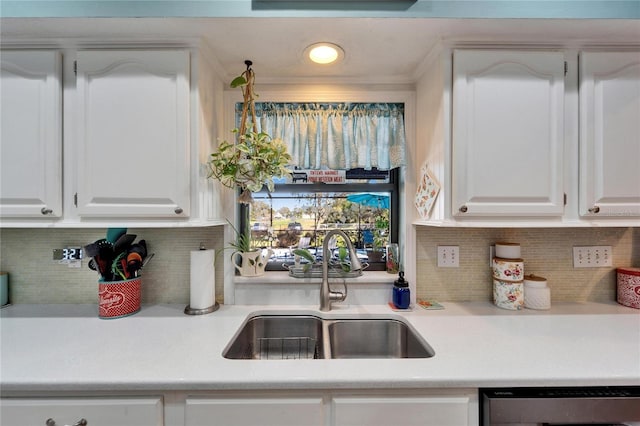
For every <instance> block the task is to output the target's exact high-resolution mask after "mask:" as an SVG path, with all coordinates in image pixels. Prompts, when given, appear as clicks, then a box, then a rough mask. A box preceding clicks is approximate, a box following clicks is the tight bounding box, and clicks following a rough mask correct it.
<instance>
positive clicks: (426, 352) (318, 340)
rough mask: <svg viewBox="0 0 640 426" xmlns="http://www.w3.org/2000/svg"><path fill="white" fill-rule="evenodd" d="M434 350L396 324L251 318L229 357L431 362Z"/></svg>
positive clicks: (310, 317)
mask: <svg viewBox="0 0 640 426" xmlns="http://www.w3.org/2000/svg"><path fill="white" fill-rule="evenodd" d="M434 355H435V352H434V350H433V349H432V348H431V346H429V344H428V343H427V342H426V341H425V340H424V339H423V338H422V336H420V334H419V333H418V332H416V331H415V330H414V329H413V327H411V326H410V325H409V324H407V323H405V322H404V321H401V320H399V319H395V318H373V319H369V318H367V319H361V318H344V319H325V318H320V317H317V316H315V315H255V316H250V317H249V318H248V319H247V320H246V321H245V322H244V323H243V325H242V326H241V327H240V329H239V330H238V332H237V333H236V335H235V336H234V337H233V339H232V340H231V342H230V343H229V345H228V346H227V348H226V349H225V351H224V352H223V356H224V357H225V358H229V359H344V358H430V357H432V356H434Z"/></svg>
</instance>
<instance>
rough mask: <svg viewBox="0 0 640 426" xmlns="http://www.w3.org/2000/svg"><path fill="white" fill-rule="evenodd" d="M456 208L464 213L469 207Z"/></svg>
mask: <svg viewBox="0 0 640 426" xmlns="http://www.w3.org/2000/svg"><path fill="white" fill-rule="evenodd" d="M458 210H460V213H466V212H467V211H468V210H469V208H468V207H467V206H462V207H460V208H459V209H458Z"/></svg>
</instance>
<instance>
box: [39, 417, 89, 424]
mask: <svg viewBox="0 0 640 426" xmlns="http://www.w3.org/2000/svg"><path fill="white" fill-rule="evenodd" d="M88 424H89V423H88V422H87V421H86V420H85V419H80V420H78V421H77V422H75V423H74V424H73V426H87V425H88ZM45 425H46V426H56V421H55V420H53V419H51V418H49V419H47V422H46V423H45Z"/></svg>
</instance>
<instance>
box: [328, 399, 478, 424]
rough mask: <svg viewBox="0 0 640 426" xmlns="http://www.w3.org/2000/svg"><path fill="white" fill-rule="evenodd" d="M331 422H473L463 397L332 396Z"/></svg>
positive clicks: (467, 402) (466, 401)
mask: <svg viewBox="0 0 640 426" xmlns="http://www.w3.org/2000/svg"><path fill="white" fill-rule="evenodd" d="M332 411H333V422H332V425H334V426H358V425H367V426H378V425H379V426H389V425H403V426H411V425H416V426H418V425H419V426H449V425H451V426H461V425H469V424H473V423H472V422H471V421H470V420H471V419H470V418H469V398H467V397H462V396H461V397H456V396H450V397H428V396H424V397H391V396H390V397H381V398H369V397H344V398H342V397H336V398H333V401H332Z"/></svg>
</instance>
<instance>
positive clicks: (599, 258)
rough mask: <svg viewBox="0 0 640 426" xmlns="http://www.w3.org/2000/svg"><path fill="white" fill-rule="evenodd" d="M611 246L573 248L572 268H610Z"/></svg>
mask: <svg viewBox="0 0 640 426" xmlns="http://www.w3.org/2000/svg"><path fill="white" fill-rule="evenodd" d="M612 257H613V251H612V250H611V246H582V247H574V248H573V267H574V268H600V267H603V266H612V265H613V263H612V259H611V258H612Z"/></svg>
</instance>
